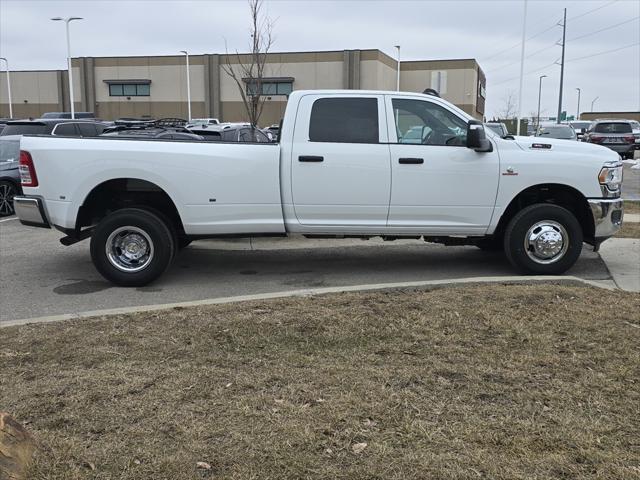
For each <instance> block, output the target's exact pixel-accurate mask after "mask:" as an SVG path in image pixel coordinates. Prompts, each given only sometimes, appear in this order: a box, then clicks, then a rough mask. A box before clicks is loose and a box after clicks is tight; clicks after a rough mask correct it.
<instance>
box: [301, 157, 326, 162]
mask: <svg viewBox="0 0 640 480" xmlns="http://www.w3.org/2000/svg"><path fill="white" fill-rule="evenodd" d="M298 161H299V162H324V157H318V156H316V155H300V156H299V157H298Z"/></svg>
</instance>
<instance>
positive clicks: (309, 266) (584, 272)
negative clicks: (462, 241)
mask: <svg viewBox="0 0 640 480" xmlns="http://www.w3.org/2000/svg"><path fill="white" fill-rule="evenodd" d="M60 236H61V235H60V234H59V233H58V232H56V231H53V230H45V229H34V228H28V227H24V226H22V225H20V223H19V222H18V221H17V220H9V221H3V222H2V223H0V322H2V321H7V320H17V319H23V318H32V317H39V316H44V315H55V314H62V313H76V312H83V311H88V310H97V309H106V308H116V307H125V306H136V305H149V304H156V303H169V302H179V301H190V300H200V299H206V298H213V297H225V296H234V295H245V294H256V293H269V292H276V291H282V290H294V289H298V288H308V287H324V286H346V285H358V284H370V283H389V282H404V281H419V280H438V279H449V278H469V277H477V276H486V275H496V276H498V275H504V276H507V275H513V270H512V269H511V267H510V266H509V264H508V263H507V262H506V260H505V259H504V258H503V256H502V255H500V254H487V253H485V252H482V251H480V250H478V249H477V248H475V247H443V246H439V245H431V244H425V243H424V242H417V241H410V242H404V243H399V242H398V243H396V242H387V243H385V244H383V245H382V244H380V243H378V242H374V241H362V240H355V241H354V240H345V241H343V242H342V244H341V243H340V242H341V241H333V240H332V241H313V242H312V241H309V240H303V241H296V240H294V241H289V240H276V241H274V240H269V241H261V242H257V241H256V242H253V244H250V243H249V241H238V242H213V241H202V242H195V243H194V244H192V246H191V247H189V248H187V249H185V250H184V251H183V252H181V253H180V254H179V256H178V257H177V258H176V261H175V262H174V263H173V265H172V267H171V268H170V270H169V271H168V272H167V273H166V274H165V275H164V276H163V277H162V278H161V279H160V280H159V281H158V282H156V283H154V284H152V285H150V286H148V287H143V288H131V289H124V288H118V287H114V286H112V285H111V284H109V283H107V282H106V281H104V280H103V279H102V277H100V276H99V274H98V273H97V272H96V271H95V270H94V268H93V265H92V264H91V260H90V258H89V252H88V246H89V242H88V241H85V242H81V243H79V244H76V245H73V246H71V247H64V246H62V245H60V243H59V242H58V239H59V238H60ZM320 242H325V243H320ZM324 245H326V246H329V245H331V247H323V246H324ZM297 247H302V248H297ZM307 247H313V248H307ZM223 248H224V249H223ZM252 248H253V249H252ZM587 250H588V249H586V248H585V251H584V252H583V254H582V257H581V258H580V260H579V261H578V263H577V264H576V265H575V266H574V268H573V269H571V270H570V271H569V272H567V274H568V275H575V276H578V277H581V278H586V279H591V280H604V279H609V278H610V276H609V273H608V270H607V269H606V267H605V265H604V263H603V262H602V260H601V259H600V257H599V256H598V255H597V254H595V253H593V252H591V251H587Z"/></svg>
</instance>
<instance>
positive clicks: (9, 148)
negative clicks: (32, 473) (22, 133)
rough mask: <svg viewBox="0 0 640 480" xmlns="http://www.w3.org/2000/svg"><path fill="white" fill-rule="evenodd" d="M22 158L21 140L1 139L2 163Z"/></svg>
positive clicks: (0, 153)
mask: <svg viewBox="0 0 640 480" xmlns="http://www.w3.org/2000/svg"><path fill="white" fill-rule="evenodd" d="M19 159H20V140H0V163H5V162H17V161H18V160H19Z"/></svg>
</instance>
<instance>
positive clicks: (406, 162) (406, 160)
mask: <svg viewBox="0 0 640 480" xmlns="http://www.w3.org/2000/svg"><path fill="white" fill-rule="evenodd" d="M398 163H402V164H403V165H420V164H421V163H424V158H401V159H399V160H398Z"/></svg>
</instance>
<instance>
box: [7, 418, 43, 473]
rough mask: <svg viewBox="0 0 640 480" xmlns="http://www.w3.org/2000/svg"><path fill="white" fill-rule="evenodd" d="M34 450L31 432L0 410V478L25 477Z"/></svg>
mask: <svg viewBox="0 0 640 480" xmlns="http://www.w3.org/2000/svg"><path fill="white" fill-rule="evenodd" d="M34 450H35V442H34V440H33V437H32V436H31V434H29V432H27V431H26V430H25V429H24V427H23V426H22V425H20V424H19V423H18V422H16V421H15V420H14V419H13V418H12V417H11V416H10V415H9V414H8V413H4V412H0V480H23V479H26V476H25V475H26V469H27V465H28V464H29V462H30V461H31V456H32V455H33V451H34Z"/></svg>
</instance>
